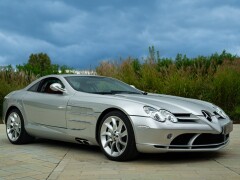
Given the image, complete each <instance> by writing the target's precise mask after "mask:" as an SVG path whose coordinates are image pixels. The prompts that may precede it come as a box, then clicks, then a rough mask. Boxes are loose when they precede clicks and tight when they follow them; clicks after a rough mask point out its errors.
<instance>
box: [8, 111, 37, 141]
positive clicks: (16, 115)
mask: <svg viewBox="0 0 240 180" xmlns="http://www.w3.org/2000/svg"><path fill="white" fill-rule="evenodd" d="M6 133H7V137H8V139H9V141H10V142H11V143H12V144H25V143H28V142H30V141H32V140H33V139H34V138H33V137H32V136H30V135H28V134H27V132H26V130H25V128H24V121H23V117H22V114H21V112H20V111H19V110H18V109H13V110H11V111H10V112H9V113H8V116H7V122H6Z"/></svg>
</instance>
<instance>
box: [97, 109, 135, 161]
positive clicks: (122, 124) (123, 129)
mask: <svg viewBox="0 0 240 180" xmlns="http://www.w3.org/2000/svg"><path fill="white" fill-rule="evenodd" d="M98 132H99V136H98V137H99V143H100V147H101V149H102V151H103V152H104V154H105V155H106V156H107V157H108V158H109V159H110V160H114V161H127V160H130V159H133V158H135V157H136V155H137V149H136V143H135V137H134V132H133V128H132V125H131V123H130V121H129V119H128V117H127V116H126V115H125V114H124V113H122V112H119V111H112V112H110V113H108V114H106V115H105V116H104V118H103V119H102V121H101V123H100V127H99V131H98Z"/></svg>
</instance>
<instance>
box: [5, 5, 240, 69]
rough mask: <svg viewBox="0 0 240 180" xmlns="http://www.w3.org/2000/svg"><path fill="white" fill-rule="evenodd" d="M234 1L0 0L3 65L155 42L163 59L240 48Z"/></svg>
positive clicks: (94, 57)
mask: <svg viewBox="0 0 240 180" xmlns="http://www.w3.org/2000/svg"><path fill="white" fill-rule="evenodd" d="M239 5H240V3H239V2H238V1H234V0H230V1H223V0H222V1H221V0H213V1H207V0H202V1H195V0H178V1H177V0H175V1H174V0H173V1H167V0H164V1H157V0H156V1H143V0H142V1H120V0H113V1H111V2H110V1H107V0H103V1H67V0H61V1H55V0H51V1H50V0H49V1H39V0H36V1H30V0H24V1H17V0H15V1H7V0H2V1H1V2H0V22H1V23H0V42H1V44H0V65H7V64H22V63H26V62H27V59H28V56H29V55H30V54H31V53H38V52H46V53H48V54H49V56H50V57H51V59H52V62H53V63H57V64H66V65H68V66H73V67H77V68H89V67H90V66H91V67H94V66H96V65H98V63H99V62H100V61H101V60H106V59H119V58H120V57H122V58H126V57H128V56H133V57H138V58H141V57H143V56H146V55H147V53H148V46H151V45H154V46H155V47H156V49H158V50H160V54H161V55H162V56H165V57H173V58H174V57H175V56H176V54H177V53H184V54H187V55H188V56H192V57H193V56H198V55H210V54H211V53H214V52H221V51H222V50H223V49H226V50H228V51H229V52H231V53H233V54H239V53H240V50H239V47H240V42H239V41H238V39H239V36H240V33H239V28H240V23H239V21H238V17H239V16H240V6H239Z"/></svg>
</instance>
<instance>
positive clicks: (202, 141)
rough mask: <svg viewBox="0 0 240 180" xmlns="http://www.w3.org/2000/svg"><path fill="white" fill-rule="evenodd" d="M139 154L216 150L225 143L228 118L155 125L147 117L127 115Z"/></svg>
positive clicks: (230, 122)
mask: <svg viewBox="0 0 240 180" xmlns="http://www.w3.org/2000/svg"><path fill="white" fill-rule="evenodd" d="M130 119H131V121H132V124H133V127H134V133H135V140H136V147H137V150H138V151H139V152H145V153H158V152H168V151H216V150H219V149H221V148H223V147H225V146H226V145H227V144H228V142H229V134H230V132H231V131H232V127H233V125H232V121H231V120H230V119H222V120H221V121H220V120H215V121H213V122H207V121H205V120H203V119H201V118H200V121H199V122H185V123H180V122H178V123H172V122H164V123H162V122H158V121H155V120H153V119H152V118H149V117H138V116H130Z"/></svg>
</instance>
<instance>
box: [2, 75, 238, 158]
mask: <svg viewBox="0 0 240 180" xmlns="http://www.w3.org/2000/svg"><path fill="white" fill-rule="evenodd" d="M3 122H4V123H5V124H6V133H7V137H8V139H9V141H10V142H11V143H13V144H24V143H28V142H30V141H32V140H33V139H34V137H40V138H48V139H54V140H62V141H67V142H74V143H79V144H87V145H99V146H100V147H101V149H102V151H103V153H104V154H105V155H106V156H107V157H108V158H109V159H111V160H115V161H126V160H130V159H132V158H134V157H136V155H137V153H138V152H144V153H158V152H167V151H215V150H219V149H221V148H223V147H225V146H226V145H227V144H228V142H229V133H230V132H231V131H232V129H233V125H232V121H231V120H230V118H229V117H228V116H227V115H226V114H225V113H224V111H223V110H222V109H221V108H219V107H217V106H216V105H214V104H211V103H208V102H204V101H200V100H196V99H189V98H182V97H176V96H169V95H162V94H151V93H146V92H142V91H140V90H138V89H136V88H134V87H133V86H130V85H128V84H125V83H123V82H121V81H119V80H116V79H113V78H108V77H102V76H80V75H50V76H45V77H42V78H40V79H38V80H36V81H34V82H33V83H31V84H30V85H29V86H27V87H26V88H24V89H22V90H19V91H14V92H11V93H10V94H8V95H7V96H6V97H5V98H4V103H3Z"/></svg>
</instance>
